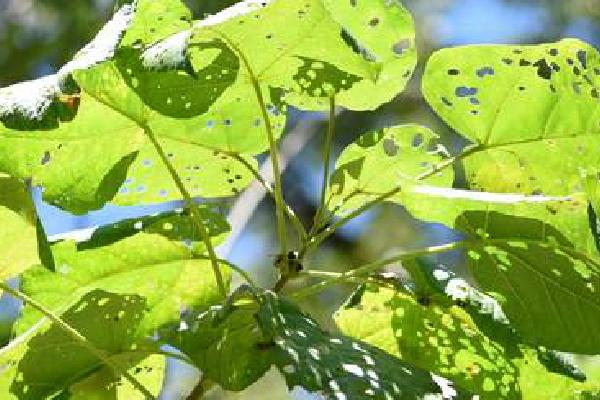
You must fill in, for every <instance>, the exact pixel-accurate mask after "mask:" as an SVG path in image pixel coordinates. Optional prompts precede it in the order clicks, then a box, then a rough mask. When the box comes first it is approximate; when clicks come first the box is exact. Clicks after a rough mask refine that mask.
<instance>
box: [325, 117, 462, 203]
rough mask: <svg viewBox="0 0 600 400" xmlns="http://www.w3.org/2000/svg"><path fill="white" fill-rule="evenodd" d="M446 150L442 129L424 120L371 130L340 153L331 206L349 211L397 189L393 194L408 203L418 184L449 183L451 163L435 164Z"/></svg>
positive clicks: (452, 178)
mask: <svg viewBox="0 0 600 400" xmlns="http://www.w3.org/2000/svg"><path fill="white" fill-rule="evenodd" d="M447 156H448V153H447V150H446V149H445V147H444V146H443V145H442V144H440V143H439V137H438V135H436V134H435V133H434V132H432V131H431V130H429V129H427V128H425V127H422V126H418V125H403V126H395V127H391V128H387V129H384V130H382V131H376V132H370V133H367V134H365V135H363V136H361V137H360V138H359V139H358V140H357V141H356V142H355V143H353V144H351V145H350V146H348V147H347V148H346V149H344V151H343V152H342V154H341V155H340V157H339V158H338V160H337V163H336V170H335V172H334V174H333V176H332V178H331V187H330V190H329V197H328V202H329V208H330V209H331V210H333V211H334V212H336V213H338V214H341V213H345V212H348V211H351V210H353V209H356V208H358V207H360V206H362V205H363V204H365V203H366V202H368V201H370V200H373V199H375V198H377V197H378V196H380V195H382V194H384V193H388V192H390V191H392V190H394V189H398V193H396V194H395V195H394V196H390V198H389V200H391V201H397V202H399V203H400V204H403V205H409V204H412V202H413V201H412V197H414V196H415V192H414V190H415V188H418V187H419V186H424V185H436V186H440V187H451V185H452V182H453V180H454V173H453V171H452V170H451V169H444V170H442V171H440V172H435V171H434V170H433V169H432V168H433V167H434V166H435V165H437V164H438V163H441V162H443V161H444V159H445V158H447ZM415 203H416V204H415V205H417V206H418V205H419V204H421V203H420V202H418V201H415ZM408 208H409V209H410V206H409V207H408Z"/></svg>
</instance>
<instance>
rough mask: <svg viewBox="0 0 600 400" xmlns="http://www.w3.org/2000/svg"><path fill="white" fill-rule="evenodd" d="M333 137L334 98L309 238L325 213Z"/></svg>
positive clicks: (332, 97)
mask: <svg viewBox="0 0 600 400" xmlns="http://www.w3.org/2000/svg"><path fill="white" fill-rule="evenodd" d="M334 135H335V96H333V95H332V96H330V97H329V123H328V126H327V135H326V136H325V144H324V146H323V185H322V187H321V201H320V203H319V208H318V209H317V212H316V214H315V219H314V221H313V226H312V228H311V229H310V233H309V237H312V236H313V235H314V234H315V232H317V231H318V230H319V228H320V227H321V219H322V218H323V214H324V213H325V211H326V204H325V196H326V195H327V189H328V188H329V168H330V165H329V164H330V159H331V145H332V143H333V137H334Z"/></svg>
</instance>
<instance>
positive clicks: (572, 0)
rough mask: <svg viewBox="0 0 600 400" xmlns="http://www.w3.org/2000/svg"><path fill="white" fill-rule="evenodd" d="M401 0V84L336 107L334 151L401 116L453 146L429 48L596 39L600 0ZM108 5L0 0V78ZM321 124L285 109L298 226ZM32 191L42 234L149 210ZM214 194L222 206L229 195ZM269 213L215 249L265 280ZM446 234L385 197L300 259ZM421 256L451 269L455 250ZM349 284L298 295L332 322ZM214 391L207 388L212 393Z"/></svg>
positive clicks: (309, 193) (313, 180)
mask: <svg viewBox="0 0 600 400" xmlns="http://www.w3.org/2000/svg"><path fill="white" fill-rule="evenodd" d="M186 2H187V3H188V5H189V6H190V7H191V8H192V9H193V10H194V13H195V16H196V18H201V17H202V16H203V15H205V14H210V13H215V12H217V11H219V10H220V9H222V8H224V7H226V6H228V5H230V4H232V3H235V2H236V1H235V0H186ZM404 3H405V5H406V6H407V7H408V8H409V9H410V10H411V11H412V13H413V15H414V17H415V19H416V26H417V37H418V47H419V58H420V63H419V67H418V68H417V71H416V73H415V76H414V78H413V80H412V81H411V84H410V85H409V88H408V90H407V91H406V92H405V93H403V94H402V95H400V96H399V97H398V98H397V99H396V100H394V101H393V102H391V103H390V104H387V105H385V106H383V107H381V109H379V110H376V111H373V112H361V113H356V112H353V113H350V112H345V111H343V110H341V111H340V114H339V115H338V121H337V129H336V135H337V136H336V148H335V151H336V152H338V153H339V152H340V151H341V149H342V148H343V147H344V146H345V145H347V144H348V143H350V142H352V141H354V140H355V139H356V138H357V137H358V136H359V135H360V134H362V133H364V132H366V131H368V130H369V129H375V128H379V127H382V126H386V125H391V124H397V123H402V122H412V123H420V124H423V125H427V126H429V127H431V128H433V129H435V130H437V131H438V132H440V133H441V134H443V135H444V138H445V139H446V142H447V144H448V145H449V146H451V147H454V148H456V146H461V145H462V143H461V142H460V141H459V140H457V138H456V136H455V135H454V133H453V132H450V131H448V130H447V128H446V127H445V126H444V125H443V124H442V123H441V121H440V120H439V119H438V118H437V117H436V116H435V115H434V114H433V113H432V112H431V110H430V109H429V107H428V106H427V105H426V104H425V102H424V101H423V99H422V96H421V94H420V90H419V88H420V76H421V73H422V70H423V65H424V62H425V61H426V60H427V58H428V57H429V55H430V54H431V52H433V51H435V50H436V49H438V48H441V47H447V46H454V45H464V44H474V43H522V44H526V43H540V42H550V41H555V40H559V39H560V38H563V37H577V38H580V39H583V40H586V41H588V42H590V43H592V44H593V45H595V46H596V47H600V0H569V1H562V0H405V1H404ZM115 6H116V4H115V0H75V1H67V0H37V1H36V0H0V86H6V85H9V84H12V83H16V82H19V81H23V80H28V79H34V78H37V77H39V76H43V75H45V74H48V73H52V72H55V71H56V70H57V69H58V68H59V67H60V66H61V65H63V64H64V63H65V62H66V61H68V60H69V59H70V58H71V57H72V56H73V55H74V53H75V52H76V51H77V50H78V49H80V48H81V47H82V46H83V45H85V43H87V42H88V41H89V40H90V39H91V38H92V37H93V36H94V35H95V33H96V32H97V31H98V29H99V28H100V27H101V26H102V25H103V24H104V23H105V22H106V20H107V19H108V18H110V15H111V13H112V12H113V10H114V9H115ZM326 123H327V121H326V120H325V119H324V116H322V115H318V114H307V113H300V112H294V113H292V116H291V118H290V124H289V129H288V132H289V133H290V134H293V135H295V136H297V137H298V138H300V139H296V140H291V141H289V143H288V144H289V146H288V147H289V148H290V149H291V150H290V151H291V154H292V157H290V159H289V160H288V161H289V166H288V168H287V170H286V172H285V174H284V185H285V196H286V199H287V200H288V202H289V203H290V204H291V205H292V207H293V208H294V209H296V210H297V211H298V213H299V215H300V216H301V218H302V219H303V221H304V222H305V223H306V224H307V225H308V224H309V223H310V222H311V220H312V216H313V213H314V211H315V207H316V206H317V204H316V203H317V202H318V199H319V190H320V185H321V179H322V178H321V175H322V165H321V162H320V160H321V156H320V154H321V153H320V143H321V139H322V135H321V134H322V133H323V132H324V129H326ZM284 141H285V139H284ZM90 162H93V160H90ZM37 198H38V201H37V204H38V207H39V211H40V214H41V217H42V220H43V223H44V226H45V228H46V231H47V232H48V234H50V235H54V234H60V233H63V232H68V231H71V230H74V229H82V228H86V227H90V226H97V225H101V224H104V223H108V222H111V221H114V220H116V219H119V218H123V217H125V216H135V215H140V214H144V213H148V212H149V211H148V209H147V208H145V209H140V208H123V207H114V206H109V207H107V208H106V209H104V210H101V211H98V212H93V213H90V214H89V215H85V216H78V217H76V216H72V215H69V214H66V213H64V212H62V211H60V210H58V209H55V208H54V207H51V206H49V205H47V204H44V203H42V202H41V201H40V200H39V193H38V194H37ZM217 201H218V200H217ZM223 203H224V204H225V205H227V206H232V205H234V204H235V200H226V201H223ZM170 206H171V205H163V206H162V207H163V208H168V207H170ZM242 206H243V205H242ZM154 210H156V209H153V211H154ZM273 213H274V209H273V204H272V202H271V201H270V200H269V199H263V200H262V201H260V203H259V205H258V207H257V210H256V212H254V213H253V214H252V216H251V218H250V219H249V221H247V223H246V221H244V220H243V219H239V220H236V219H235V218H234V220H233V223H234V224H236V223H237V224H241V225H243V228H244V229H243V230H242V231H241V234H240V235H239V236H237V239H236V240H235V241H234V242H232V243H231V242H230V243H229V244H228V245H227V246H226V249H225V250H221V252H222V254H223V253H225V254H224V255H226V256H228V257H229V259H230V260H231V261H233V262H234V263H237V264H238V265H240V266H242V267H244V268H246V269H248V270H250V271H251V272H252V273H253V274H254V275H256V276H257V278H258V280H259V281H260V282H262V283H263V284H264V285H266V286H268V285H270V284H272V282H273V276H274V273H273V272H274V271H273V267H272V263H273V258H274V255H275V253H276V251H277V247H276V245H277V243H276V236H275V232H274V225H275V224H274V222H273V221H274V220H273V218H274V214H273ZM452 235H453V233H452V232H451V231H450V230H448V229H445V228H444V227H441V226H439V225H431V224H427V223H424V222H418V221H415V220H413V219H412V218H410V216H408V215H406V213H404V212H403V210H402V208H401V207H398V206H391V205H385V206H382V207H379V208H378V209H376V210H373V211H371V212H369V213H367V214H365V215H364V216H362V217H361V218H359V219H358V220H357V221H355V222H353V223H351V224H349V225H348V226H346V227H345V228H344V229H342V230H340V232H339V233H338V234H337V235H335V236H334V237H332V238H331V240H329V241H328V242H327V243H326V246H324V247H323V248H322V249H321V250H320V251H319V252H318V254H316V255H314V256H313V257H312V258H311V259H310V260H309V265H310V267H311V268H323V269H329V270H337V271H342V270H346V269H348V268H351V267H353V266H355V265H357V264H360V263H364V262H368V261H371V260H374V259H378V258H382V257H384V256H385V255H386V254H387V255H389V254H390V253H393V252H394V251H397V250H399V249H403V248H404V249H405V248H409V247H421V246H423V245H426V244H436V243H437V244H439V243H443V242H444V241H448V240H449V238H450V237H451V236H452ZM426 262H429V263H444V264H445V265H446V266H448V267H450V268H455V269H460V268H461V265H460V264H461V263H460V255H458V254H457V255H456V257H451V256H445V257H444V258H443V259H432V260H426ZM290 287H291V288H293V287H294V284H292V285H291V286H290ZM350 289H351V288H350V287H346V288H338V289H333V290H329V291H327V292H324V293H322V294H321V295H319V296H317V297H315V298H312V299H309V300H307V301H305V302H304V303H303V307H304V309H305V310H306V311H308V312H310V313H311V314H313V315H314V316H315V317H316V318H317V319H319V320H320V321H321V322H322V323H323V324H325V326H327V327H329V328H330V329H334V327H333V324H332V322H331V318H330V316H331V312H332V311H333V310H335V309H336V308H337V307H338V306H339V304H340V302H341V301H342V300H343V298H344V296H346V295H347V293H348V291H349V290H350ZM2 301H3V306H2V309H3V310H5V312H3V313H0V320H4V321H5V329H4V337H5V340H6V339H8V334H9V328H10V322H11V321H12V319H13V318H14V317H15V315H16V310H15V306H14V304H13V303H10V302H8V301H7V299H6V298H5V299H3V300H2ZM178 371H179V372H180V373H179V378H180V380H182V379H181V377H184V376H188V375H189V376H190V378H189V379H191V380H193V377H194V374H193V373H192V374H189V371H188V375H186V374H185V373H184V372H183V370H181V369H180V370H178ZM183 381H185V379H183ZM180 383H181V382H180ZM261 385H267V387H268V388H269V389H268V390H269V391H268V393H270V394H271V395H272V396H273V397H271V398H274V399H275V398H282V397H281V396H283V394H282V393H283V388H282V385H281V382H279V381H278V379H277V377H276V376H275V377H274V376H273V375H272V374H271V375H269V377H268V378H267V379H266V380H265V381H264V382H263V383H261ZM180 386H181V385H174V386H172V387H171V388H170V390H171V393H177V392H178V391H180V390H181V387H180ZM261 387H263V389H261ZM253 393H254V394H253ZM257 393H261V394H260V396H261V397H260V398H264V399H266V398H267V397H264V396H265V395H264V393H266V392H265V390H264V386H260V385H259V388H258V389H257V388H256V387H254V388H252V389H251V390H250V391H249V392H248V393H246V394H245V395H242V396H240V395H235V396H234V395H231V396H233V397H232V398H256V397H253V396H254V395H255V394H257ZM222 396H223V395H222V394H219V393H216V394H214V395H213V398H221V397H222ZM175 397H176V396H175Z"/></svg>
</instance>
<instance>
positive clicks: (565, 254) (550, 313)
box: [456, 211, 600, 354]
mask: <svg viewBox="0 0 600 400" xmlns="http://www.w3.org/2000/svg"><path fill="white" fill-rule="evenodd" d="M563 218H564V217H563ZM582 223H583V222H582ZM456 227H457V229H460V230H462V231H464V232H468V234H469V238H468V247H467V252H468V262H469V268H470V270H471V271H472V273H473V275H474V277H475V279H476V280H477V282H478V284H479V285H481V287H482V289H483V290H484V291H486V292H487V293H488V294H490V295H491V296H493V297H494V298H496V300H498V301H499V302H500V304H501V305H502V307H503V309H504V311H505V312H506V315H507V317H508V319H509V320H510V322H511V324H512V326H514V328H515V329H516V330H517V331H518V332H519V333H520V334H521V335H522V336H523V338H524V339H526V340H527V341H529V342H530V343H534V344H539V345H544V346H546V347H548V348H551V349H557V350H563V351H569V352H575V353H588V354H596V353H597V352H598V348H600V347H599V346H600V343H599V342H598V340H596V337H597V336H596V335H594V332H595V331H596V330H597V329H599V328H600V326H598V321H600V318H599V316H600V301H599V300H598V296H597V293H596V292H597V290H598V288H599V287H600V264H599V261H598V257H597V255H596V250H595V248H594V247H593V246H594V245H593V243H591V244H590V246H591V248H588V251H586V250H585V248H581V247H577V246H576V245H574V244H573V243H572V242H571V241H570V240H569V238H568V236H566V235H565V234H564V233H563V232H562V231H559V230H558V229H556V228H555V227H554V226H553V225H551V224H549V223H546V222H543V221H540V220H537V219H532V218H526V217H519V216H513V215H507V214H502V213H499V212H496V211H491V212H484V211H465V212H464V213H462V214H461V215H460V216H459V217H458V218H457V220H456Z"/></svg>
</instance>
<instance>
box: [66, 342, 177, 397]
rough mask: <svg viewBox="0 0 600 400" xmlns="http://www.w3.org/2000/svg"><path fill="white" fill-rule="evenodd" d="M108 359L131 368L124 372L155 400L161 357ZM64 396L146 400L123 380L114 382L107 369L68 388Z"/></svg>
mask: <svg viewBox="0 0 600 400" xmlns="http://www.w3.org/2000/svg"><path fill="white" fill-rule="evenodd" d="M133 354H135V353H133ZM138 358H139V357H138ZM112 359H113V360H114V361H115V362H116V363H117V364H119V365H126V366H131V368H129V369H128V371H127V372H129V374H131V376H133V377H134V378H136V379H137V380H138V381H139V382H140V383H141V384H142V385H144V386H145V387H146V388H147V389H148V390H149V391H150V393H152V394H153V395H155V396H158V394H159V393H160V390H161V388H162V383H163V378H164V375H165V369H166V368H165V367H166V359H165V357H164V356H161V355H152V356H150V357H147V358H146V359H144V360H142V361H139V362H138V359H136V358H135V356H132V355H129V354H120V355H117V356H114V357H112ZM64 395H65V396H68V398H69V399H72V400H95V399H97V400H146V399H145V398H144V396H143V395H142V394H141V393H140V392H139V391H138V390H137V389H136V388H135V387H134V386H133V385H132V384H131V383H130V382H129V381H128V380H127V379H125V378H123V377H122V376H121V377H118V378H115V376H114V374H113V373H112V372H111V371H110V369H108V368H107V367H102V368H101V369H100V370H99V371H97V372H95V373H93V374H92V375H90V376H88V377H87V378H85V379H82V380H81V381H79V382H77V383H76V384H74V385H72V386H71V387H70V388H69V389H68V390H65V391H64Z"/></svg>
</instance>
